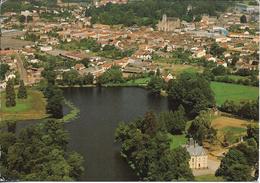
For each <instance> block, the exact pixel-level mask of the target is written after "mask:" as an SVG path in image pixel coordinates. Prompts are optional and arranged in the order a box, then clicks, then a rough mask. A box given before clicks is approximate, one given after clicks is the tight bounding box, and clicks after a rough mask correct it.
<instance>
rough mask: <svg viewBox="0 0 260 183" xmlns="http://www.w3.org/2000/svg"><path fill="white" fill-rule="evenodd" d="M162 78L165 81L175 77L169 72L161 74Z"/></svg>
mask: <svg viewBox="0 0 260 183" xmlns="http://www.w3.org/2000/svg"><path fill="white" fill-rule="evenodd" d="M163 79H164V81H165V82H169V81H170V80H172V79H175V77H174V76H173V75H172V74H171V73H169V74H167V75H165V76H163Z"/></svg>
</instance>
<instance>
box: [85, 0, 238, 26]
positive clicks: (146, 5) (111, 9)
mask: <svg viewBox="0 0 260 183" xmlns="http://www.w3.org/2000/svg"><path fill="white" fill-rule="evenodd" d="M232 2H233V1H232V0H230V1H228V0H227V1H216V0H196V1H194V0H187V1H181V0H145V1H129V3H128V4H122V5H119V4H107V5H106V6H102V7H99V8H95V7H91V8H89V9H87V10H86V16H91V17H92V23H97V22H98V23H103V24H108V25H115V24H123V25H125V26H132V25H139V26H141V25H153V26H154V25H155V24H156V23H157V22H158V20H159V19H161V17H162V15H163V14H167V16H169V17H178V18H180V19H182V20H186V21H188V22H191V21H193V20H200V16H201V15H203V14H208V15H210V16H217V12H222V11H224V10H225V9H226V8H227V7H229V6H230V5H232V4H233V3H232Z"/></svg>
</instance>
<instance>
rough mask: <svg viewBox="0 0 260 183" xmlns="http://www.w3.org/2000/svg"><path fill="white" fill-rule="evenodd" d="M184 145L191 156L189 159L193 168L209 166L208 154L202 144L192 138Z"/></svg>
mask: <svg viewBox="0 0 260 183" xmlns="http://www.w3.org/2000/svg"><path fill="white" fill-rule="evenodd" d="M184 147H185V148H186V150H187V151H188V153H189V154H190V157H191V159H190V161H189V165H190V168H191V169H203V168H208V154H207V152H206V150H205V149H204V148H203V147H202V146H200V145H199V144H198V143H197V142H196V141H194V140H193V139H192V138H190V140H189V142H188V143H187V144H186V145H184Z"/></svg>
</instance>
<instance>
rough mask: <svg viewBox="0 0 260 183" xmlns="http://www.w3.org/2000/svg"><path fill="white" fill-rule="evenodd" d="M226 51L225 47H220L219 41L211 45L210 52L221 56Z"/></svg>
mask: <svg viewBox="0 0 260 183" xmlns="http://www.w3.org/2000/svg"><path fill="white" fill-rule="evenodd" d="M225 51H226V49H225V48H222V47H220V46H219V45H218V44H217V43H213V44H212V45H211V47H210V54H212V55H213V56H217V57H220V56H222V55H223V53H224V52H225Z"/></svg>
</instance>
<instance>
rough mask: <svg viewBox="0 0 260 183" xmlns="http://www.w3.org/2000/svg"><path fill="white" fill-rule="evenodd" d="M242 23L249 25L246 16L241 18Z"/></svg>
mask: <svg viewBox="0 0 260 183" xmlns="http://www.w3.org/2000/svg"><path fill="white" fill-rule="evenodd" d="M240 23H247V18H246V16H245V15H242V16H241V17H240Z"/></svg>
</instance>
